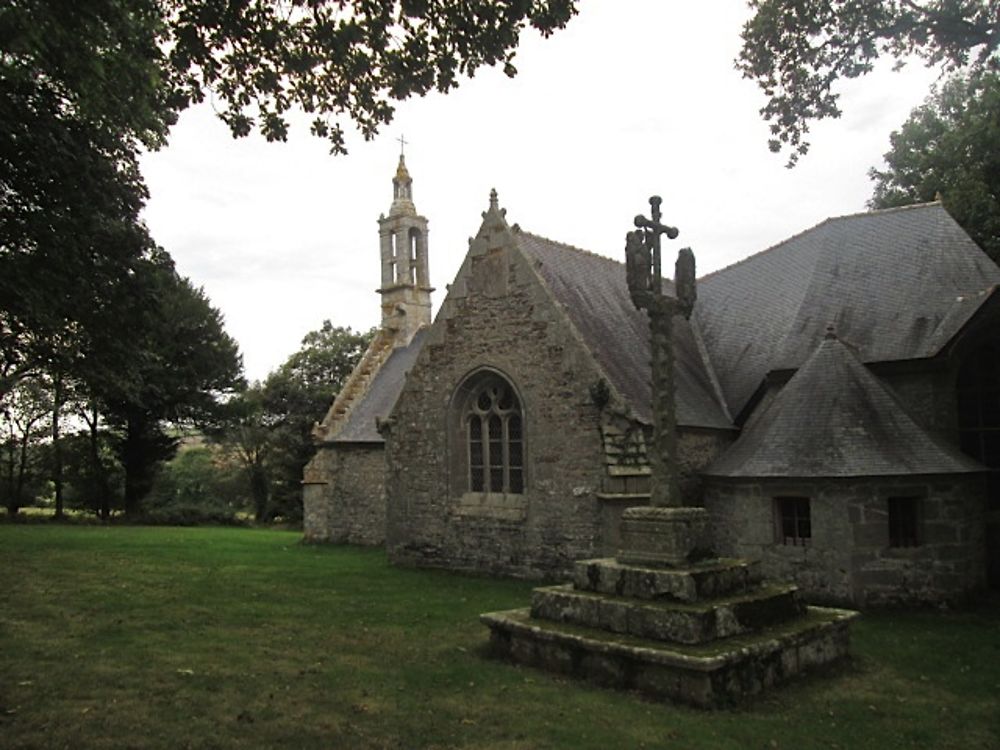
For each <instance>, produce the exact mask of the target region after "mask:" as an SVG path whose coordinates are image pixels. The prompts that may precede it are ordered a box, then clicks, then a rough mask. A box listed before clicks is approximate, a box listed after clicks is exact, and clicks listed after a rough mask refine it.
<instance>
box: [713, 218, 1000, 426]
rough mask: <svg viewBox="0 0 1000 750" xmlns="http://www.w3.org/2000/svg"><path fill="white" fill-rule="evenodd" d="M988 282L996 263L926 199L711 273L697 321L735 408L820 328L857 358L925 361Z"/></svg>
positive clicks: (844, 221) (997, 279)
mask: <svg viewBox="0 0 1000 750" xmlns="http://www.w3.org/2000/svg"><path fill="white" fill-rule="evenodd" d="M996 284H1000V268H998V267H997V266H996V265H995V264H994V263H993V262H992V261H991V260H990V259H989V258H988V257H987V256H986V255H985V254H984V253H983V252H982V251H981V250H980V249H979V248H978V247H977V246H976V245H975V243H973V241H972V240H971V239H969V237H968V235H967V234H966V233H965V232H964V231H963V230H962V229H961V227H959V226H958V224H956V223H955V221H954V219H952V218H951V216H949V215H948V213H947V212H946V211H945V210H944V208H942V206H941V205H940V203H928V204H923V205H918V206H909V207H906V208H898V209H887V210H883V211H874V212H871V213H864V214H856V215H852V216H843V217H839V218H834V219H828V220H827V221H824V222H823V223H821V224H819V225H817V226H816V227H813V228H812V229H809V230H807V231H805V232H803V233H801V234H798V235H796V236H794V237H792V238H790V239H788V240H785V241H784V242H782V243H780V244H778V245H775V246H774V247H772V248H770V249H768V250H765V251H764V252H762V253H759V254H757V255H754V256H751V257H750V258H747V259H746V260H743V261H741V262H739V263H736V264H735V265H732V266H730V267H728V268H725V269H723V270H721V271H718V272H716V273H713V274H709V275H707V276H705V277H704V278H702V279H700V280H699V282H698V304H697V306H696V308H695V315H694V320H695V323H696V325H697V326H698V328H699V330H700V332H701V335H702V336H703V339H704V342H705V345H706V347H707V348H708V352H709V357H710V359H711V363H712V365H713V367H714V371H715V373H717V375H718V378H719V383H720V385H721V387H722V391H723V393H724V395H725V399H726V402H727V405H728V407H729V411H730V413H731V414H733V415H734V416H737V415H739V413H740V412H741V411H742V410H743V409H744V407H746V405H747V403H748V401H749V400H750V399H751V397H752V396H753V394H754V393H755V391H757V389H758V388H759V387H760V385H761V383H762V382H763V379H764V376H765V375H766V374H767V373H768V372H770V371H772V370H778V369H786V368H796V367H798V366H800V365H801V364H802V363H803V362H804V361H805V360H806V359H807V358H808V356H809V354H810V353H811V352H812V349H813V347H814V342H816V341H817V340H818V339H819V338H820V337H821V336H822V334H823V331H824V330H825V328H826V326H827V325H828V324H831V323H832V324H834V325H835V326H836V329H837V332H838V335H839V336H840V338H841V339H843V340H844V341H845V342H847V343H848V344H850V345H851V346H852V347H853V348H854V349H855V350H856V351H857V352H858V355H859V356H860V358H861V360H862V361H864V362H877V361H888V360H905V359H919V358H924V357H932V356H934V355H935V354H937V353H938V351H940V349H941V348H942V347H943V346H944V345H945V344H946V343H947V342H948V341H949V340H950V339H951V338H952V337H953V336H954V335H955V334H956V333H957V332H958V331H959V330H960V329H961V327H962V326H963V325H964V324H965V323H966V322H967V321H968V320H969V318H970V317H971V316H972V315H973V313H974V312H975V311H976V310H977V309H978V308H979V307H980V305H982V303H983V302H984V301H985V299H986V297H987V296H988V295H989V294H990V293H991V292H992V290H993V287H994V285H996Z"/></svg>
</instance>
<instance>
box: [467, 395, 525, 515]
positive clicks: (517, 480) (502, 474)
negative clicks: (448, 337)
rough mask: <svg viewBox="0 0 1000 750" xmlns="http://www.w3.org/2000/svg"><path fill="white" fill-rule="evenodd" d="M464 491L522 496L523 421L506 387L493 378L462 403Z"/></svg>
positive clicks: (518, 405) (519, 410)
mask: <svg viewBox="0 0 1000 750" xmlns="http://www.w3.org/2000/svg"><path fill="white" fill-rule="evenodd" d="M466 403H467V404H468V406H467V408H466V414H465V423H466V428H467V430H466V434H467V438H468V439H467V450H468V463H467V465H468V490H469V491H470V492H487V493H500V492H502V493H508V494H515V495H519V494H521V493H523V492H524V419H523V415H522V413H521V404H520V402H519V401H518V398H517V395H516V394H515V393H514V389H513V388H512V387H511V385H510V384H509V383H507V382H506V381H505V380H503V379H502V378H500V377H499V376H496V375H493V376H491V377H489V378H486V379H484V380H483V381H482V382H481V383H480V384H479V385H478V386H477V387H476V388H475V389H474V390H473V391H472V393H471V397H470V398H469V399H468V401H467V402H466Z"/></svg>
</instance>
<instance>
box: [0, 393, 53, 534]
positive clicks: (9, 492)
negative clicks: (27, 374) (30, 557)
mask: <svg viewBox="0 0 1000 750" xmlns="http://www.w3.org/2000/svg"><path fill="white" fill-rule="evenodd" d="M51 413H52V397H51V393H50V391H49V388H48V386H47V384H45V383H44V382H42V380H41V378H37V377H36V378H25V379H23V380H21V381H19V382H18V384H17V387H16V388H14V389H13V390H12V391H11V393H10V396H9V398H8V399H7V400H6V402H5V403H4V405H3V408H2V410H0V426H2V430H3V433H2V435H0V446H2V450H3V457H2V462H3V470H2V479H0V497H2V501H3V505H4V507H5V508H6V509H7V516H8V517H10V518H13V517H14V516H16V515H17V513H18V511H19V510H20V509H21V508H22V507H23V506H24V505H25V504H26V503H27V501H28V500H29V499H33V498H29V492H28V489H29V487H30V486H31V485H32V484H37V480H38V479H39V478H40V477H41V476H42V474H43V472H42V471H41V470H40V469H39V467H38V466H37V465H38V464H39V463H40V462H39V461H37V460H32V459H33V455H32V454H33V452H35V451H36V449H37V447H38V445H39V444H40V442H41V440H42V439H43V438H44V436H45V425H44V420H45V418H46V417H48V416H49V415H50V414H51ZM33 480H34V481H33Z"/></svg>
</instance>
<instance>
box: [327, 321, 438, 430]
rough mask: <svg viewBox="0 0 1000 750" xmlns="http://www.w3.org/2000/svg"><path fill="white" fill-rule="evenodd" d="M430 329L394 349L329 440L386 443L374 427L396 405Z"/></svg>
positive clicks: (423, 329) (420, 331)
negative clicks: (377, 420)
mask: <svg viewBox="0 0 1000 750" xmlns="http://www.w3.org/2000/svg"><path fill="white" fill-rule="evenodd" d="M426 336H427V329H426V328H422V329H421V330H419V331H417V332H416V333H415V334H414V335H413V338H412V339H411V340H410V343H409V344H407V345H406V346H401V347H399V348H397V349H395V350H394V351H393V352H392V354H390V355H389V357H388V359H386V361H385V363H384V364H383V365H382V366H381V367H380V368H379V370H378V372H377V373H376V374H375V376H374V377H373V378H372V382H371V384H370V385H369V386H368V390H366V391H365V393H364V394H363V395H362V396H361V400H360V401H358V403H357V404H355V405H354V407H353V408H352V409H351V411H350V413H349V414H348V415H347V420H346V421H345V422H344V425H343V427H341V428H340V430H338V431H337V433H336V434H335V435H333V436H332V437H331V438H330V442H332V443H383V442H385V441H384V440H383V438H382V435H380V434H379V431H378V430H377V429H376V428H375V421H376V419H385V418H386V417H388V416H389V413H390V412H391V411H392V408H393V407H394V406H395V405H396V400H397V399H398V398H399V394H400V392H401V391H402V390H403V382H404V380H405V378H406V373H407V372H409V371H410V368H411V367H413V363H414V362H415V361H416V359H417V355H418V354H419V353H420V349H421V347H422V346H423V344H424V339H425V338H426Z"/></svg>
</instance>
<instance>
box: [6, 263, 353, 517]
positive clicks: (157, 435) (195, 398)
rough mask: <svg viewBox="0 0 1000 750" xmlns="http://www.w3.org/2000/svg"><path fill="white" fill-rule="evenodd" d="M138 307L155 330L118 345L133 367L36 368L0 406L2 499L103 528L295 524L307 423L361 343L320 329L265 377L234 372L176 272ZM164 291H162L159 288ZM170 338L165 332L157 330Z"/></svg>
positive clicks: (218, 333)
mask: <svg viewBox="0 0 1000 750" xmlns="http://www.w3.org/2000/svg"><path fill="white" fill-rule="evenodd" d="M174 283H175V284H177V286H171V285H170V284H168V285H167V286H166V287H164V288H161V289H160V290H159V293H161V294H163V293H166V295H167V296H166V297H164V298H163V299H162V300H159V301H157V300H158V298H157V297H151V298H149V299H147V302H154V301H156V302H155V304H156V305H157V306H162V307H165V308H167V309H165V310H161V311H160V312H162V313H165V314H166V315H165V316H164V315H161V314H160V312H157V313H150V315H149V317H150V319H154V320H159V321H160V322H161V323H163V324H165V325H164V327H162V328H161V330H160V333H161V334H164V335H162V336H161V337H159V338H157V336H156V332H155V331H154V332H147V333H148V334H149V335H144V334H143V333H142V332H140V331H139V330H138V329H137V328H132V329H130V330H129V332H128V336H127V338H128V339H129V340H130V341H132V342H134V343H135V345H136V348H135V349H134V350H133V352H132V356H131V357H130V358H128V359H126V360H125V361H124V363H120V364H122V366H123V367H131V364H130V363H141V364H140V365H139V369H140V370H142V371H139V372H136V371H132V370H126V369H116V370H114V371H113V372H112V371H107V370H101V371H100V372H99V373H98V374H99V376H100V377H98V378H96V379H91V380H88V379H87V378H88V377H90V375H91V371H90V370H81V371H79V372H70V371H67V372H60V373H57V372H49V371H47V370H43V371H39V372H37V373H35V374H32V375H30V376H26V377H24V378H22V379H20V380H19V381H18V382H17V383H16V384H15V385H14V387H13V388H12V389H11V390H10V391H9V392H8V393H7V394H6V397H5V399H4V401H3V405H2V411H0V428H2V434H0V463H2V471H0V502H2V505H3V507H4V508H6V511H7V515H8V516H9V517H14V516H16V515H17V513H18V511H19V510H20V509H21V508H23V507H25V506H29V505H37V504H43V505H51V506H53V507H54V511H55V515H56V516H57V517H58V516H62V515H63V514H64V512H65V511H66V510H68V509H72V510H81V511H85V512H88V513H91V514H93V515H94V516H95V517H97V518H100V519H103V520H108V519H110V518H111V517H112V515H115V516H124V517H125V518H126V519H131V520H135V521H141V522H154V523H182V524H190V523H206V522H211V523H219V522H223V523H225V522H232V521H234V520H235V519H236V518H237V517H241V516H243V517H252V518H253V519H254V520H256V521H258V522H268V521H273V520H282V521H287V522H291V523H296V522H298V521H300V520H301V517H302V490H301V480H302V469H303V467H304V465H305V463H306V462H307V461H308V460H309V459H310V458H311V456H312V453H313V444H312V439H311V430H312V426H313V424H314V423H315V422H316V421H319V420H321V419H322V418H323V416H324V414H325V413H326V410H327V409H328V408H329V406H330V404H331V403H332V401H333V398H334V396H335V395H336V393H337V391H338V390H339V389H340V387H341V385H342V384H343V382H344V380H345V379H346V377H347V376H348V375H349V374H350V372H351V370H352V369H353V367H354V365H355V364H356V363H357V361H358V359H359V358H360V356H361V354H362V353H363V352H364V350H365V348H366V347H367V346H368V343H369V342H370V340H371V332H368V333H355V332H353V331H352V330H351V329H350V328H340V327H335V326H333V325H332V324H331V323H330V322H329V321H324V323H323V325H322V326H321V328H320V329H318V330H316V331H312V332H311V333H309V334H307V335H306V336H305V338H304V339H303V341H302V347H301V349H300V350H299V351H297V352H295V353H294V354H292V355H291V356H290V357H289V358H288V360H287V361H286V362H285V363H284V364H282V365H281V366H280V367H279V368H278V369H276V370H275V371H274V372H272V373H271V374H270V375H269V376H268V377H267V378H266V379H265V380H264V381H263V382H257V383H253V384H250V385H247V384H246V383H245V382H243V380H242V378H241V377H240V358H239V355H238V353H237V350H236V345H235V343H234V342H233V341H232V339H230V338H229V337H228V336H227V335H226V334H225V332H224V331H223V330H222V326H221V318H220V316H219V314H218V312H217V311H216V310H214V308H212V307H211V306H210V305H209V304H208V303H207V300H205V298H204V295H203V294H202V293H201V292H200V291H199V290H195V289H193V288H192V287H191V286H190V284H189V283H187V282H186V281H185V280H183V279H179V278H177V277H176V276H174ZM165 290H169V292H165ZM166 334H169V335H166Z"/></svg>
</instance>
